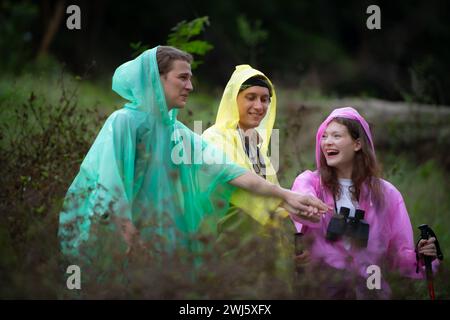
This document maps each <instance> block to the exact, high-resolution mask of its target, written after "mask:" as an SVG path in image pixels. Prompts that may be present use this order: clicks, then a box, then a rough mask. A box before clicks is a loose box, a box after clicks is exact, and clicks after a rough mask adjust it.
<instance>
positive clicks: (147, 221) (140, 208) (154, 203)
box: [59, 47, 246, 256]
mask: <svg viewBox="0 0 450 320" xmlns="http://www.w3.org/2000/svg"><path fill="white" fill-rule="evenodd" d="M156 51H157V47H155V48H153V49H151V50H147V51H145V52H144V53H142V54H141V55H140V56H138V57H137V58H136V59H134V60H131V61H128V62H126V63H124V64H122V65H121V66H120V67H118V68H117V70H116V71H115V73H114V76H113V84H112V89H113V90H114V91H115V92H117V93H118V94H119V95H120V96H122V97H123V98H125V99H126V100H128V101H129V102H128V103H127V104H125V105H124V108H122V109H120V110H117V111H115V112H114V113H112V114H111V115H110V116H109V117H108V119H107V120H106V122H105V124H104V126H103V127H102V129H101V130H100V133H99V134H98V136H97V138H96V139H95V141H94V143H93V145H92V147H91V148H90V150H89V152H88V154H87V155H86V157H85V159H84V161H83V162H82V164H81V167H80V171H79V173H78V175H77V176H76V178H75V180H74V181H73V183H72V185H71V186H70V188H69V190H68V192H67V195H66V198H65V200H64V206H63V210H62V212H61V213H60V220H59V222H60V226H59V237H60V239H61V246H62V252H63V253H64V254H65V255H69V256H78V255H79V254H80V251H81V250H80V246H81V245H84V244H86V243H89V242H92V241H94V242H95V241H96V239H97V236H96V235H95V232H94V230H96V229H95V228H93V226H94V225H95V224H96V223H97V222H98V221H100V222H102V223H108V222H110V221H113V218H123V219H128V220H130V221H132V222H133V224H134V225H135V226H136V227H137V229H138V231H139V232H140V235H141V237H142V238H143V239H144V240H149V241H150V240H151V239H152V237H153V236H155V235H156V236H157V237H158V238H162V239H164V241H163V243H164V247H163V248H161V249H163V250H172V249H173V248H175V247H176V246H178V245H183V246H187V247H188V248H189V247H190V246H191V244H190V240H189V239H190V236H192V235H193V234H195V233H196V232H197V231H198V229H199V226H200V224H201V223H202V220H203V219H204V218H205V216H207V215H212V214H218V213H224V212H225V211H226V209H227V208H226V204H227V203H228V202H229V197H230V195H231V192H232V190H233V187H232V186H231V185H230V184H228V183H227V182H228V181H230V180H232V179H234V178H236V177H238V176H240V175H242V174H244V173H245V172H246V170H245V169H242V168H241V167H239V166H237V165H234V164H233V163H231V162H229V161H225V164H224V163H223V162H222V163H215V162H214V161H210V159H209V160H208V159H206V158H207V157H208V156H209V155H215V156H218V154H220V151H218V150H214V152H212V153H211V152H204V151H205V150H206V149H207V148H213V147H212V146H210V145H208V144H207V143H206V142H204V141H203V140H202V139H201V137H199V136H198V135H196V134H195V133H194V132H192V131H191V130H190V129H189V128H187V127H186V126H184V125H183V124H182V123H181V122H179V121H178V120H177V110H176V109H175V108H173V109H172V110H171V111H170V112H168V107H167V104H166V101H165V95H164V90H163V87H162V84H161V81H160V75H159V70H158V65H157V60H156ZM220 156H222V158H225V156H224V155H220ZM199 159H200V160H199ZM216 162H217V161H216ZM105 221H106V222H105Z"/></svg>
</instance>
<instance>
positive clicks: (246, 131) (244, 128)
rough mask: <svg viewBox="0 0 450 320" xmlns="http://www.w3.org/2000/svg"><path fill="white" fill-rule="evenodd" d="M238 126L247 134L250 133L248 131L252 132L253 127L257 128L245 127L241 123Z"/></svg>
mask: <svg viewBox="0 0 450 320" xmlns="http://www.w3.org/2000/svg"><path fill="white" fill-rule="evenodd" d="M238 127H239V129H241V130H242V132H244V133H245V134H248V133H250V132H251V131H252V129H255V128H248V127H243V126H242V125H241V124H238Z"/></svg>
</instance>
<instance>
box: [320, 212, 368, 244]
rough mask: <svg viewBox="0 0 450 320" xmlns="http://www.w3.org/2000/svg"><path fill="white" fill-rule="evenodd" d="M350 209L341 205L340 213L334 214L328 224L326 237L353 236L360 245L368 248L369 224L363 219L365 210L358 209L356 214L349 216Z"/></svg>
mask: <svg viewBox="0 0 450 320" xmlns="http://www.w3.org/2000/svg"><path fill="white" fill-rule="evenodd" d="M349 214H350V209H349V208H347V207H341V209H340V211H339V214H334V215H333V217H332V218H331V220H330V223H329V224H328V229H327V235H326V239H327V240H329V241H336V240H338V239H339V238H341V237H342V236H344V235H345V236H348V237H350V238H352V240H353V242H354V243H356V244H357V245H358V246H360V247H363V248H366V247H367V241H368V240H369V224H368V223H367V222H366V221H365V220H363V219H364V214H365V212H364V210H361V209H356V212H355V216H354V217H349Z"/></svg>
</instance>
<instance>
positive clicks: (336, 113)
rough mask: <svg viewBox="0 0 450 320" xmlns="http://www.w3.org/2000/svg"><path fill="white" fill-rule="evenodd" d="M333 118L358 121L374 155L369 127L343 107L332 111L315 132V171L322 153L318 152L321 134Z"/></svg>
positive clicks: (349, 108)
mask: <svg viewBox="0 0 450 320" xmlns="http://www.w3.org/2000/svg"><path fill="white" fill-rule="evenodd" d="M335 118H346V119H352V120H356V121H358V122H359V123H360V124H361V125H362V127H363V129H364V132H365V133H366V135H367V137H368V138H369V141H370V145H371V146H372V150H373V152H374V153H375V148H374V146H373V139H372V133H371V132H370V127H369V124H368V123H367V121H366V120H365V119H364V118H363V117H362V116H361V115H360V114H359V113H358V111H356V110H355V109H353V108H352V107H345V108H339V109H334V110H333V112H332V113H331V114H330V115H329V116H328V117H327V118H326V119H325V121H324V122H322V124H321V125H320V127H319V130H317V135H316V165H317V169H319V168H320V153H321V152H322V151H321V150H320V140H321V138H322V134H323V132H324V131H325V129H326V128H327V127H328V124H329V123H330V122H331V121H333V119H335Z"/></svg>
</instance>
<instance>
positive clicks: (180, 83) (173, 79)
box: [161, 60, 194, 110]
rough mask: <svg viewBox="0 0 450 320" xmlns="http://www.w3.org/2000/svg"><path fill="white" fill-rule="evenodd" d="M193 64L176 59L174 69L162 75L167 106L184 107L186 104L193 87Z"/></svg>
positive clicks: (169, 107) (170, 107)
mask: <svg viewBox="0 0 450 320" xmlns="http://www.w3.org/2000/svg"><path fill="white" fill-rule="evenodd" d="M191 78H192V72H191V65H190V64H189V63H188V62H186V61H183V60H175V61H174V62H173V64H172V69H171V70H170V71H169V72H168V73H166V74H164V75H161V82H162V85H163V87H164V94H165V96H166V103H167V108H168V109H169V110H170V109H172V108H183V107H184V106H185V105H186V101H187V98H188V96H189V93H190V92H191V91H192V90H193V89H194V88H193V87H192V82H191Z"/></svg>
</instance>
